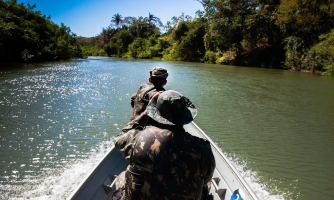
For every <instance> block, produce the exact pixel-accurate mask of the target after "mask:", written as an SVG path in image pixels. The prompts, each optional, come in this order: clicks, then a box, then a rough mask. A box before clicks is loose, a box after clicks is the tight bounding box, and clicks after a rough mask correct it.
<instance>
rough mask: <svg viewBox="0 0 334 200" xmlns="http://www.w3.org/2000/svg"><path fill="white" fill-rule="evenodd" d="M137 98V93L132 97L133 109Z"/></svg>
mask: <svg viewBox="0 0 334 200" xmlns="http://www.w3.org/2000/svg"><path fill="white" fill-rule="evenodd" d="M136 98H137V93H134V94H133V95H132V96H131V99H130V104H131V107H132V108H133V107H134V105H135V99H136Z"/></svg>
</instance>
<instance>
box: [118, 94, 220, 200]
mask: <svg viewBox="0 0 334 200" xmlns="http://www.w3.org/2000/svg"><path fill="white" fill-rule="evenodd" d="M156 98H157V99H156ZM142 115H147V116H148V117H149V118H150V119H151V120H152V121H151V123H150V125H149V126H146V127H142V129H140V130H138V129H133V125H136V126H137V125H138V122H139V120H140V117H137V118H136V119H135V120H133V121H132V122H131V123H129V127H131V130H130V131H124V132H123V133H122V134H121V135H120V136H119V137H117V138H116V143H115V146H116V148H117V149H118V150H120V152H121V153H122V155H123V156H124V157H126V158H127V159H128V160H129V166H128V168H127V170H126V171H125V193H124V196H123V199H206V197H207V196H208V192H209V188H208V183H210V181H211V178H212V175H213V171H214V168H215V159H214V156H213V153H212V150H211V146H210V144H209V142H207V141H205V140H203V139H201V138H198V137H196V136H192V135H190V134H189V133H187V132H185V130H184V128H183V125H184V124H188V123H190V122H191V121H192V120H193V119H194V117H195V116H196V115H197V109H196V108H195V106H194V105H193V104H192V103H191V102H190V100H189V99H188V98H186V97H184V96H182V95H181V94H180V93H178V92H176V91H172V90H170V91H166V92H163V93H161V94H159V93H157V94H156V95H155V96H154V97H153V98H152V99H151V101H150V103H149V104H148V106H147V109H146V112H144V113H142ZM142 115H141V116H142Z"/></svg>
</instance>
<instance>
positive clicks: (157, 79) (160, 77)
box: [148, 67, 168, 87]
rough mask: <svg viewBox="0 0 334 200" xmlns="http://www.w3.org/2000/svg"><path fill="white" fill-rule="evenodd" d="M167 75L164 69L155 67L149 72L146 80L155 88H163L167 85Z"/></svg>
mask: <svg viewBox="0 0 334 200" xmlns="http://www.w3.org/2000/svg"><path fill="white" fill-rule="evenodd" d="M167 77H168V73H167V70H166V69H165V68H161V67H155V68H153V69H152V71H150V78H149V79H148V80H149V82H150V83H153V85H155V86H160V87H162V86H164V85H166V83H167V80H166V79H167Z"/></svg>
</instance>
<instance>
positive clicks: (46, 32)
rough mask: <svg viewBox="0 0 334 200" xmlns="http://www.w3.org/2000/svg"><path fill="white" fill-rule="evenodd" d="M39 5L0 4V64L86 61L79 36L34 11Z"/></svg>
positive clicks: (13, 2) (8, 2)
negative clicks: (76, 59)
mask: <svg viewBox="0 0 334 200" xmlns="http://www.w3.org/2000/svg"><path fill="white" fill-rule="evenodd" d="M35 7H36V5H32V6H31V5H30V4H27V6H25V5H24V4H23V3H19V4H18V3H17V1H16V0H9V1H4V0H0V62H28V61H46V60H47V61H50V60H65V59H70V58H75V57H79V58H80V57H82V53H81V48H80V47H79V46H78V45H77V43H76V38H77V36H76V35H75V34H74V33H72V32H71V29H70V28H69V27H67V26H65V25H64V24H61V25H60V26H59V25H57V24H55V23H53V22H52V21H51V20H50V18H51V17H50V16H48V17H47V16H45V15H42V14H41V12H40V11H34V9H35Z"/></svg>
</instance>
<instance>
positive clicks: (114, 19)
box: [111, 13, 123, 27]
mask: <svg viewBox="0 0 334 200" xmlns="http://www.w3.org/2000/svg"><path fill="white" fill-rule="evenodd" d="M122 18H123V17H122V15H120V14H119V13H117V14H114V16H113V17H112V19H111V22H114V23H115V24H116V26H117V27H118V26H119V25H120V24H121V23H122V22H123V20H122Z"/></svg>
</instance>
